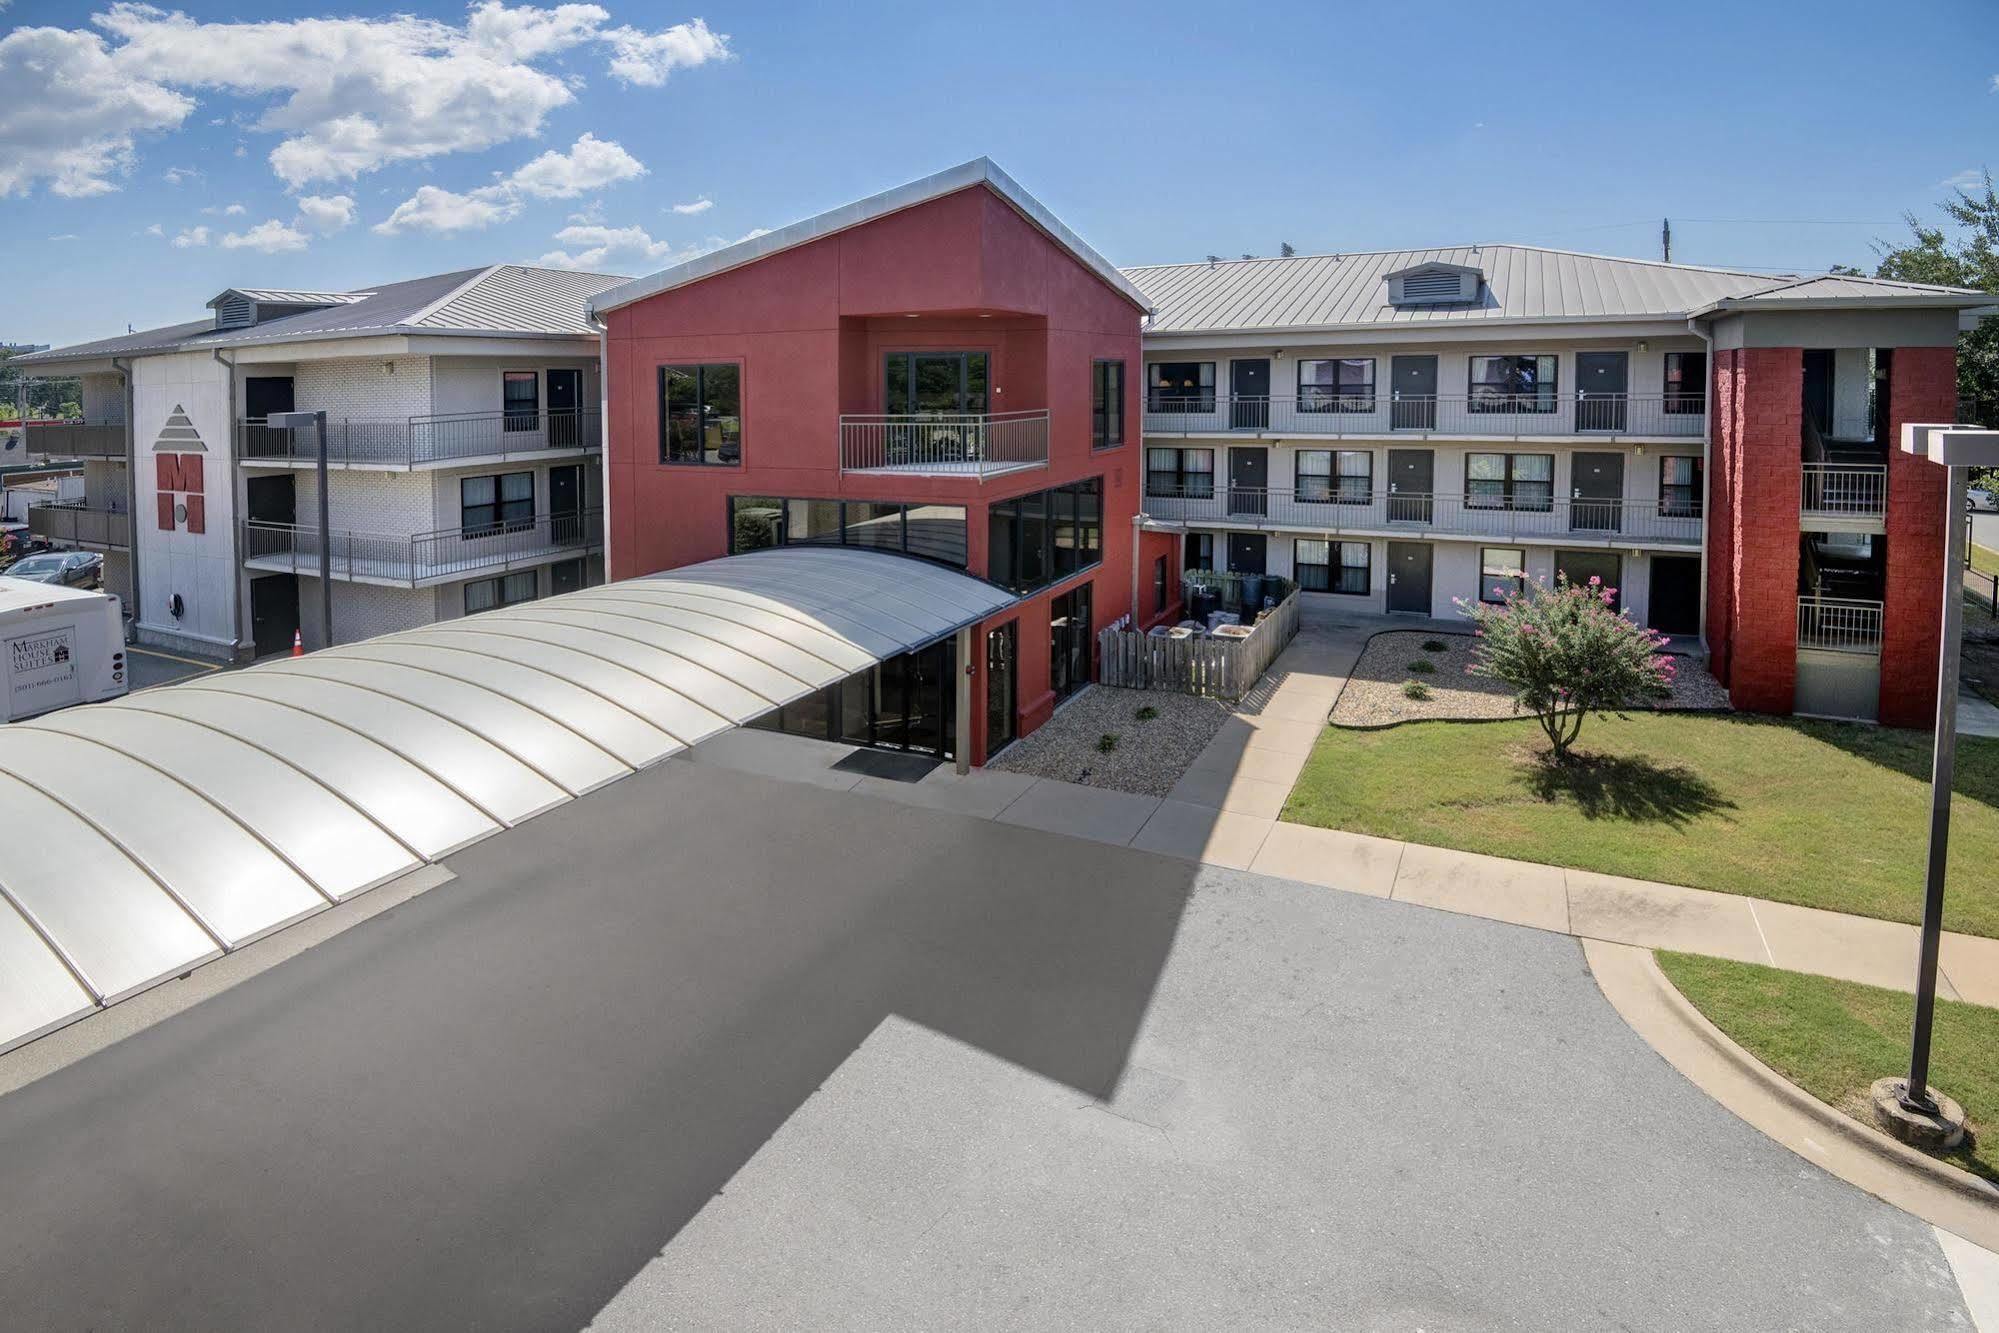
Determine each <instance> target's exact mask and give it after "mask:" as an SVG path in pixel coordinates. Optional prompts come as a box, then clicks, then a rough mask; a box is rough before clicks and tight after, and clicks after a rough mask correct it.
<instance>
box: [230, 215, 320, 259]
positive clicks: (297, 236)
mask: <svg viewBox="0 0 1999 1333" xmlns="http://www.w3.org/2000/svg"><path fill="white" fill-rule="evenodd" d="M218 244H219V245H221V247H222V248H223V249H224V250H259V251H262V252H263V253H264V254H267V255H275V254H282V253H284V252H286V251H289V250H303V249H305V247H306V244H307V241H306V235H305V233H304V232H302V231H300V230H299V229H298V228H296V227H292V226H288V225H286V224H285V223H282V222H280V221H278V220H277V219H276V218H272V219H271V220H270V221H268V222H259V223H258V224H257V225H256V226H254V227H252V228H250V229H249V230H248V231H232V232H229V233H227V234H226V235H224V236H223V238H222V239H221V241H219V242H218Z"/></svg>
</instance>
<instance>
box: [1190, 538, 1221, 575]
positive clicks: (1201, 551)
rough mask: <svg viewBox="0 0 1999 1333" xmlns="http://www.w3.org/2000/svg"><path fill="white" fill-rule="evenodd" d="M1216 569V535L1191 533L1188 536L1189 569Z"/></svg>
mask: <svg viewBox="0 0 1999 1333" xmlns="http://www.w3.org/2000/svg"><path fill="white" fill-rule="evenodd" d="M1214 567H1215V534H1214V533H1212V532H1190V533H1188V534H1187V568H1189V569H1213V568H1214Z"/></svg>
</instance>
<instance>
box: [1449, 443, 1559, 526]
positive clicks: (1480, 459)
mask: <svg viewBox="0 0 1999 1333" xmlns="http://www.w3.org/2000/svg"><path fill="white" fill-rule="evenodd" d="M1554 500H1555V456H1554V455H1553V454H1471V455H1469V456H1467V457H1466V459H1465V508H1467V509H1518V510H1522V511H1526V512H1530V513H1540V514H1545V513H1547V512H1548V511H1549V510H1550V509H1553V508H1554V507H1555V505H1554Z"/></svg>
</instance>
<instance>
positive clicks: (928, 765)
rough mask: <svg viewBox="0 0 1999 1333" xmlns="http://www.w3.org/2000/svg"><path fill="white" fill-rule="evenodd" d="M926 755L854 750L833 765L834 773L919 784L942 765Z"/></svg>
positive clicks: (940, 761) (941, 761)
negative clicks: (932, 770)
mask: <svg viewBox="0 0 1999 1333" xmlns="http://www.w3.org/2000/svg"><path fill="white" fill-rule="evenodd" d="M943 762H944V761H943V760H942V759H934V758H932V757H931V756H929V755H927V754H899V753H897V752H896V751H894V750H856V751H854V752H853V753H852V754H850V755H848V756H847V757H846V758H845V759H842V760H841V761H840V762H839V763H837V764H835V765H833V771H834V772H836V773H859V774H861V775H862V776H864V777H870V778H887V779H888V780H889V781H890V782H921V781H923V779H924V778H926V777H928V776H929V775H930V770H931V769H933V768H936V767H937V766H938V765H939V764H941V763H943Z"/></svg>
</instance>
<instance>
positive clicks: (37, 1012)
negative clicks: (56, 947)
mask: <svg viewBox="0 0 1999 1333" xmlns="http://www.w3.org/2000/svg"><path fill="white" fill-rule="evenodd" d="M96 1007H97V1002H96V1001H95V1000H94V999H92V998H91V995H90V992H89V991H86V990H85V989H84V988H83V987H82V986H80V985H78V984H77V981H76V977H75V976H73V975H72V974H71V973H70V970H69V969H68V968H67V967H65V966H63V961H62V959H60V958H58V957H57V956H56V955H55V953H54V952H52V951H51V950H50V949H49V946H48V945H47V943H45V942H44V941H43V939H42V937H41V936H40V935H38V934H36V933H35V928H34V927H33V926H31V925H29V924H28V922H27V918H25V917H23V916H22V915H21V914H20V913H19V912H17V911H15V910H14V905H13V904H12V903H11V902H8V901H7V900H6V899H5V898H4V897H0V1054H5V1053H6V1052H8V1051H11V1050H13V1049H14V1048H15V1047H16V1046H19V1045H21V1044H22V1043H23V1042H29V1041H33V1040H34V1039H35V1038H36V1037H39V1036H41V1035H42V1034H43V1033H45V1032H53V1031H55V1030H56V1029H57V1028H59V1027H61V1026H63V1025H64V1024H65V1023H73V1022H75V1021H76V1020H77V1019H79V1018H82V1017H83V1016H84V1015H85V1014H87V1013H89V1012H90V1011H91V1010H92V1009H95V1008H96Z"/></svg>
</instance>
